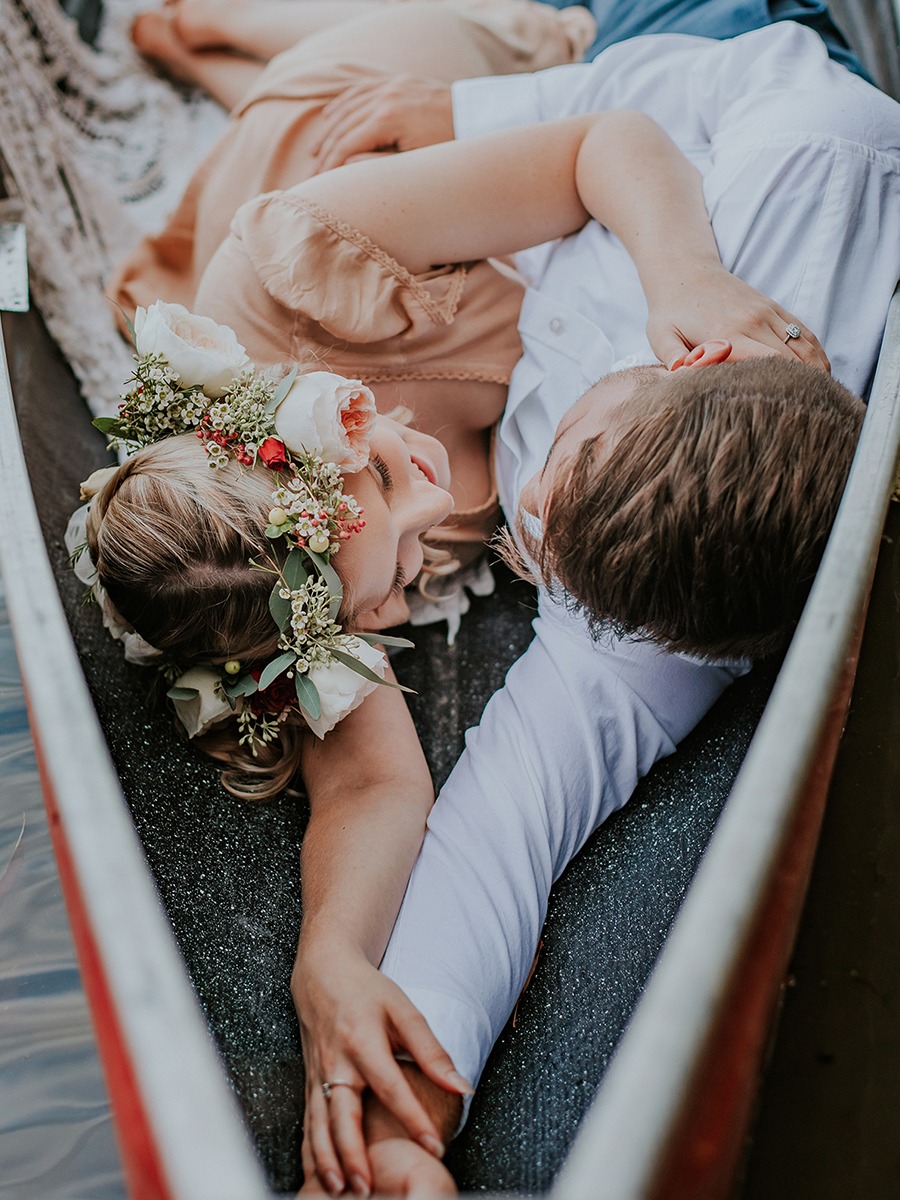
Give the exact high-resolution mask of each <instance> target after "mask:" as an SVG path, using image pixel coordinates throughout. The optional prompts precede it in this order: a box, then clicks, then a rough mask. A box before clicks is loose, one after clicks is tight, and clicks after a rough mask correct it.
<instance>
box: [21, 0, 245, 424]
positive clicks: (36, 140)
mask: <svg viewBox="0 0 900 1200" xmlns="http://www.w3.org/2000/svg"><path fill="white" fill-rule="evenodd" d="M141 8H146V0H106V2H105V5H104V21H103V26H102V29H101V31H100V35H99V37H98V41H97V48H96V49H94V48H92V47H90V46H87V45H85V43H84V42H82V41H81V39H80V38H79V36H78V31H77V29H76V27H75V24H74V22H73V21H72V20H71V19H70V18H68V17H67V16H66V15H65V14H64V13H63V12H62V10H61V9H60V7H59V4H58V0H0V167H2V172H3V178H4V183H5V185H6V189H7V191H8V192H9V194H10V195H12V196H15V197H17V198H18V199H19V200H20V201H21V203H22V205H23V206H24V212H25V224H26V228H27V235H28V252H29V267H30V281H31V288H32V296H33V299H34V301H35V303H36V304H37V306H38V308H39V309H40V311H41V313H42V315H43V317H44V320H45V321H46V323H47V326H48V328H49V330H50V333H51V334H52V336H53V338H54V340H55V341H56V343H57V345H58V346H59V347H60V349H61V350H62V352H63V354H64V355H65V356H66V358H67V359H68V361H69V362H70V364H71V366H72V369H73V370H74V372H75V375H76V376H77V378H78V381H79V383H80V384H81V387H82V390H83V392H84V395H85V397H86V399H87V401H88V404H89V405H90V407H91V408H92V410H94V412H95V413H97V414H107V413H109V412H111V411H113V410H114V408H115V404H116V400H117V398H118V393H119V391H120V389H121V385H122V381H123V379H125V378H127V376H128V375H129V373H130V355H129V349H128V347H127V345H126V344H125V343H124V342H123V340H122V338H121V337H120V336H119V334H118V333H117V331H116V328H115V322H114V319H113V310H112V306H111V304H110V302H109V301H108V300H107V299H105V297H104V295H103V285H104V281H105V280H106V279H107V278H108V277H109V274H110V270H111V268H112V266H113V264H114V263H116V262H117V261H118V260H119V259H120V258H121V257H122V256H123V255H124V254H125V253H126V252H127V251H128V250H129V249H130V248H131V247H132V246H133V244H134V243H135V242H136V241H137V239H138V237H139V236H141V235H142V234H144V233H147V232H150V231H151V230H154V229H156V228H158V227H159V226H160V225H161V224H162V222H163V219H164V218H165V216H166V214H167V213H168V212H169V211H170V210H171V209H172V208H174V206H175V203H176V202H177V200H178V198H179V196H180V194H181V192H182V190H183V188H184V186H185V184H186V182H187V175H188V172H189V170H190V164H192V163H196V162H197V160H198V158H199V157H200V155H201V154H202V153H203V152H204V151H205V150H206V149H207V148H208V146H209V145H210V144H211V143H212V141H213V140H214V139H215V137H216V136H217V134H218V133H219V132H220V131H221V129H222V127H223V125H224V124H225V120H226V117H225V114H224V113H223V112H222V110H221V109H220V108H219V107H218V106H217V105H216V104H214V103H213V102H212V101H210V100H208V99H205V98H203V97H201V96H199V95H197V94H195V93H193V92H191V91H188V90H185V89H179V88H176V87H173V86H172V85H171V84H170V83H169V82H167V81H166V80H163V79H161V78H159V77H158V76H156V75H155V74H154V73H153V71H152V69H151V68H150V67H148V66H147V64H146V63H145V62H144V61H143V60H142V59H141V58H140V56H139V55H138V54H137V53H136V51H135V50H134V47H133V46H132V45H131V42H130V40H129V37H128V29H129V26H130V24H131V20H132V18H133V17H134V15H135V13H136V12H137V11H139V10H140V9H141Z"/></svg>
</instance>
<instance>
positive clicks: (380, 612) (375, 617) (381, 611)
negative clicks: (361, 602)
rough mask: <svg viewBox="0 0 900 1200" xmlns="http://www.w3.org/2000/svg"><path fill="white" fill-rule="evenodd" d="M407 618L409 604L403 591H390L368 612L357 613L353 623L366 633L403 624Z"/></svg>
mask: <svg viewBox="0 0 900 1200" xmlns="http://www.w3.org/2000/svg"><path fill="white" fill-rule="evenodd" d="M408 620H409V605H408V604H407V603H406V595H405V594H404V593H403V592H391V594H390V596H388V598H387V600H385V601H384V602H383V603H382V604H379V605H378V607H377V608H372V609H370V610H369V611H368V612H364V613H359V614H358V616H357V618H356V621H355V624H356V626H357V627H358V628H359V629H362V630H363V631H364V632H366V633H377V632H378V631H379V630H380V629H392V628H393V627H394V626H395V625H405V624H406V622H407V621H408Z"/></svg>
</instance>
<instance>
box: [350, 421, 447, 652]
mask: <svg viewBox="0 0 900 1200" xmlns="http://www.w3.org/2000/svg"><path fill="white" fill-rule="evenodd" d="M370 448H371V453H370V457H369V463H368V466H367V467H365V469H364V470H362V471H359V472H357V473H356V474H355V475H345V476H344V489H345V491H346V492H348V493H349V494H350V495H352V496H355V497H356V499H357V500H358V501H359V503H360V504H361V505H362V507H363V510H364V514H363V515H364V519H365V522H366V525H365V528H364V529H363V530H361V532H359V533H356V534H354V535H353V536H352V537H351V538H349V539H348V540H347V541H346V542H344V544H343V545H342V547H341V550H340V553H339V554H337V555H336V557H335V560H334V565H335V567H336V568H337V570H338V573H339V574H340V576H341V579H342V580H343V583H344V589H345V593H346V594H347V596H348V599H349V601H350V605H351V607H352V609H353V612H354V613H355V614H356V622H355V623H356V625H357V627H358V628H360V629H387V628H389V627H390V626H392V625H397V624H401V623H402V622H403V621H405V620H406V619H407V617H408V615H409V610H408V608H407V605H406V601H405V599H404V597H403V588H404V586H405V585H406V584H407V583H409V582H410V581H411V580H413V579H414V578H415V577H416V575H418V573H419V570H420V568H421V566H422V562H423V558H424V554H423V550H422V544H421V542H420V541H419V535H420V534H422V533H424V532H425V530H426V529H430V528H431V527H432V526H433V525H439V524H440V523H441V521H443V520H445V519H446V518H447V517H448V516H449V515H450V513H451V512H452V510H453V498H452V497H451V495H450V493H449V491H447V488H448V487H449V486H450V464H449V462H448V460H447V452H446V450H445V449H444V447H443V446H442V445H441V443H440V442H439V441H438V440H437V439H436V438H433V437H429V436H428V434H425V433H419V432H418V430H415V429H408V428H406V426H403V425H399V424H398V423H397V422H396V421H392V420H390V418H388V417H378V418H377V420H376V422H375V429H374V432H373V435H372V439H371V443H370Z"/></svg>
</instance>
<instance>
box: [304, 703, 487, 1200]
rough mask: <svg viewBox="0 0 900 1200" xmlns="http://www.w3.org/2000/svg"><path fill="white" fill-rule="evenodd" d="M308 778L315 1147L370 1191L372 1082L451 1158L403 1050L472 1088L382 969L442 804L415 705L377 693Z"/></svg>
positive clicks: (309, 754) (324, 1168)
mask: <svg viewBox="0 0 900 1200" xmlns="http://www.w3.org/2000/svg"><path fill="white" fill-rule="evenodd" d="M302 771H303V777H304V781H305V784H306V787H307V791H308V793H309V798H310V808H311V817H310V822H309V827H308V829H307V832H306V836H305V838H304V842H303V851H302V877H303V927H302V932H301V935H300V944H299V947H298V953H297V960H296V963H295V966H294V972H293V976H292V980H291V991H292V994H293V997H294V1003H295V1005H296V1008H297V1014H298V1017H299V1019H300V1026H301V1035H302V1039H303V1052H304V1062H305V1066H306V1083H307V1088H306V1131H307V1136H308V1138H309V1143H310V1149H311V1151H312V1155H313V1158H314V1160H315V1164H316V1170H317V1173H318V1175H319V1178H320V1179H321V1180H322V1182H323V1183H324V1184H325V1186H326V1187H327V1188H328V1190H329V1191H331V1192H333V1193H334V1194H338V1193H339V1192H341V1191H343V1190H344V1187H345V1184H346V1185H347V1186H349V1187H350V1188H351V1190H354V1191H362V1190H363V1188H368V1189H371V1185H372V1178H371V1172H370V1167H369V1161H368V1156H367V1153H366V1149H365V1142H364V1139H363V1136H362V1129H361V1117H362V1108H361V1093H362V1091H363V1089H364V1088H365V1087H366V1086H368V1087H370V1088H372V1090H373V1091H374V1092H375V1094H376V1095H378V1096H379V1097H380V1099H381V1100H382V1101H383V1102H384V1104H385V1105H386V1106H387V1108H389V1109H390V1110H391V1112H392V1113H393V1114H394V1115H395V1116H396V1118H397V1119H398V1120H399V1121H400V1123H401V1125H402V1126H403V1127H404V1129H405V1130H406V1131H407V1133H408V1134H409V1136H410V1137H412V1138H414V1139H415V1140H417V1141H418V1142H419V1143H420V1144H421V1145H423V1146H425V1148H426V1149H429V1150H430V1151H431V1152H432V1153H439V1152H440V1150H441V1146H440V1143H439V1139H438V1137H437V1131H436V1129H435V1127H434V1124H433V1122H432V1121H431V1119H430V1118H429V1117H428V1116H427V1114H426V1112H425V1110H424V1108H423V1107H422V1105H421V1104H420V1102H419V1101H418V1100H417V1099H416V1097H415V1095H414V1093H413V1091H412V1090H411V1089H410V1087H409V1084H408V1083H407V1081H406V1079H405V1077H404V1075H403V1073H402V1071H401V1070H400V1068H399V1067H398V1066H397V1063H396V1061H395V1058H394V1054H395V1052H397V1051H403V1052H405V1053H408V1054H409V1055H411V1056H412V1058H413V1059H414V1060H415V1061H416V1062H417V1063H418V1064H419V1066H420V1067H421V1068H422V1069H423V1071H424V1072H425V1074H426V1075H427V1076H428V1077H429V1078H430V1079H431V1080H432V1081H433V1082H434V1083H436V1084H437V1085H438V1086H439V1087H442V1088H446V1089H448V1090H450V1091H453V1092H460V1091H465V1090H466V1085H465V1081H464V1080H462V1079H461V1078H460V1077H459V1076H457V1075H456V1074H455V1072H454V1070H453V1063H452V1062H451V1061H450V1059H449V1057H448V1056H447V1055H446V1054H445V1053H444V1052H443V1050H442V1049H441V1047H440V1046H439V1045H438V1043H437V1042H436V1041H435V1039H434V1038H433V1037H432V1035H431V1033H430V1031H429V1030H428V1026H427V1025H426V1023H425V1021H424V1019H423V1018H422V1017H421V1016H420V1015H419V1013H418V1011H417V1010H416V1009H415V1008H414V1007H413V1005H412V1004H411V1003H410V1002H409V1001H408V1000H407V999H406V997H405V996H404V995H403V993H402V992H401V991H400V990H399V988H397V987H396V985H394V984H393V983H392V982H391V981H390V980H388V979H387V978H386V977H385V976H383V975H382V974H381V973H380V972H379V971H378V970H377V966H378V963H379V962H380V961H381V957H382V955H383V953H384V948H385V946H386V945H387V940H388V937H389V935H390V932H391V928H392V926H393V924H394V920H395V918H396V915H397V911H398V909H399V907H400V901H401V900H402V898H403V893H404V891H405V889H406V884H407V881H408V879H409V874H410V871H411V870H412V866H413V863H414V862H415V859H416V856H417V854H418V852H419V848H420V846H421V844H422V838H423V836H424V833H425V821H426V818H427V816H428V812H429V810H430V808H431V805H432V803H433V800H434V792H433V788H432V784H431V778H430V775H429V772H428V768H427V765H426V763H425V759H424V755H423V754H422V750H421V747H420V745H419V740H418V737H417V735H416V732H415V728H414V727H413V724H412V719H411V717H410V715H409V711H408V709H407V707H406V704H405V701H404V700H403V698H402V696H401V695H400V694H399V693H398V692H396V691H394V690H392V689H388V688H378V689H377V690H376V691H375V692H373V693H372V694H371V695H370V696H368V697H367V698H366V702H365V704H363V705H361V706H360V707H359V708H358V709H356V711H355V712H353V713H351V714H350V715H349V716H348V717H347V718H345V720H344V721H342V722H341V724H340V725H339V726H338V727H337V728H336V729H334V730H332V732H331V733H329V735H328V737H327V738H325V739H324V740H323V741H315V740H314V739H312V738H310V739H309V744H308V745H307V746H305V748H304V752H303V761H302ZM334 1079H342V1080H345V1081H347V1082H348V1083H350V1084H351V1085H352V1087H340V1088H336V1089H335V1090H334V1092H333V1093H332V1096H331V1099H330V1100H329V1101H327V1102H326V1100H325V1097H324V1096H323V1095H322V1090H321V1085H322V1084H323V1083H324V1082H326V1081H328V1080H334ZM329 1110H330V1111H329ZM329 1118H330V1120H329ZM354 1177H357V1179H355V1178H354ZM359 1181H361V1183H360V1182H359Z"/></svg>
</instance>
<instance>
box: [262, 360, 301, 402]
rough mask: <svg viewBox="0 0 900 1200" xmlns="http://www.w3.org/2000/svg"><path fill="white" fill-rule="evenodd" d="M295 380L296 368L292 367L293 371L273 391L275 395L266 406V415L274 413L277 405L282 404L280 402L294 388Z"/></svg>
mask: <svg viewBox="0 0 900 1200" xmlns="http://www.w3.org/2000/svg"><path fill="white" fill-rule="evenodd" d="M296 378H297V368H296V367H294V369H293V370H292V371H290V372H289V373H288V374H287V375H285V377H284V379H282V381H281V383H279V385H278V387H277V388H276V389H275V395H274V396H273V397H272V399H271V400H270V401H269V403H268V404H267V405H266V412H267V413H273V412H274V411H275V409H276V408H277V407H278V405H279V404H280V403H281V402H282V400H283V399H284V398H285V396H286V395H287V394H288V392H289V391H290V390H291V388H292V387H293V386H294V380H295V379H296Z"/></svg>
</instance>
